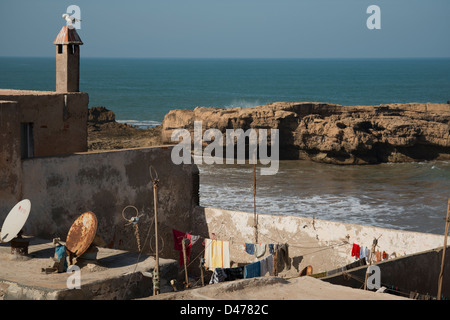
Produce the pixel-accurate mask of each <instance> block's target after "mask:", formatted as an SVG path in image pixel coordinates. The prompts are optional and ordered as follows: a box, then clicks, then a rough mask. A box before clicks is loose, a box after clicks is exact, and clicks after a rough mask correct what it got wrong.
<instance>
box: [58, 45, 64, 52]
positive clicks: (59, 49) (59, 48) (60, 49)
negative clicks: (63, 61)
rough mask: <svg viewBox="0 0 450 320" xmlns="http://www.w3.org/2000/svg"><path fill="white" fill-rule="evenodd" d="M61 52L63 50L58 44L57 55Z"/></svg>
mask: <svg viewBox="0 0 450 320" xmlns="http://www.w3.org/2000/svg"><path fill="white" fill-rule="evenodd" d="M62 50H63V48H62V44H58V53H62Z"/></svg>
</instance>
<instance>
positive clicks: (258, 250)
mask: <svg viewBox="0 0 450 320" xmlns="http://www.w3.org/2000/svg"><path fill="white" fill-rule="evenodd" d="M172 233H173V239H174V249H175V250H177V251H180V260H179V263H180V267H181V266H182V265H183V264H184V257H186V263H187V265H186V268H187V267H188V266H189V265H190V264H191V263H192V262H191V263H189V262H188V261H189V259H190V252H191V247H192V245H194V244H195V243H196V242H197V241H198V240H199V239H204V241H203V242H202V244H203V246H204V249H203V250H202V251H201V252H200V254H198V255H197V257H196V258H195V259H197V258H198V257H200V256H201V255H202V253H204V256H205V267H206V268H207V269H209V270H212V271H213V276H212V277H211V281H212V283H214V282H219V281H222V280H224V279H227V280H231V279H236V278H253V277H258V276H263V275H265V274H267V273H269V274H270V275H272V274H273V271H274V263H278V262H279V260H278V255H277V256H276V260H275V262H274V256H273V253H278V252H279V251H280V258H281V259H283V263H286V264H288V268H290V265H289V261H288V259H287V256H288V244H267V246H268V247H269V252H270V255H268V256H266V257H265V258H263V259H261V260H258V261H256V262H253V263H249V264H247V265H245V266H243V267H234V268H231V266H230V242H229V241H226V240H225V241H222V240H216V239H209V238H205V237H201V236H196V235H192V234H189V233H184V232H182V231H179V230H176V229H172ZM185 239H188V240H189V242H188V243H185V245H184V250H185V252H184V253H183V251H182V250H183V246H182V244H181V243H182V241H185ZM193 239H195V241H193ZM243 250H245V251H246V252H247V253H249V254H252V255H253V254H254V255H255V257H257V258H260V257H262V256H264V254H265V253H266V244H252V243H245V247H244V248H243ZM195 259H194V260H195ZM180 272H181V271H180Z"/></svg>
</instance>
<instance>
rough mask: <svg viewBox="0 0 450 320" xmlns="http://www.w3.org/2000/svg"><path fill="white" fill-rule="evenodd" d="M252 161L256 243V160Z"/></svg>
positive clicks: (256, 238)
mask: <svg viewBox="0 0 450 320" xmlns="http://www.w3.org/2000/svg"><path fill="white" fill-rule="evenodd" d="M253 159H254V156H253ZM253 161H254V163H253V221H254V224H255V243H258V215H257V214H256V162H255V160H253Z"/></svg>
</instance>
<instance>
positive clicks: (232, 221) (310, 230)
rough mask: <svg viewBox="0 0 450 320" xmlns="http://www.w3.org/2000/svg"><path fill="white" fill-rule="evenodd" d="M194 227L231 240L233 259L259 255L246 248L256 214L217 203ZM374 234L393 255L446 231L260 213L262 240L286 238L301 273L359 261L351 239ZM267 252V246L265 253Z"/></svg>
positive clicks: (437, 239) (200, 210)
mask: <svg viewBox="0 0 450 320" xmlns="http://www.w3.org/2000/svg"><path fill="white" fill-rule="evenodd" d="M192 225H193V226H194V227H195V229H194V230H193V232H195V233H197V234H199V235H202V236H203V237H208V238H212V237H216V238H217V239H218V240H227V241H230V242H231V244H230V250H231V252H230V256H231V260H232V261H233V262H234V263H235V264H245V263H250V262H253V261H256V260H257V259H256V258H255V257H254V256H251V255H249V254H247V253H246V252H245V251H244V244H245V243H254V239H255V238H254V235H255V229H254V227H253V226H254V214H253V213H249V212H240V211H230V210H222V209H215V208H204V207H197V208H196V209H195V210H194V215H193V223H192ZM374 238H377V239H378V247H377V249H378V250H380V251H381V252H383V251H386V253H387V254H388V255H389V259H394V257H401V256H405V255H409V254H413V253H417V252H422V251H425V250H430V249H434V248H437V247H442V246H443V244H444V237H443V236H439V235H434V234H427V233H419V232H410V231H401V230H395V229H385V228H379V227H371V226H364V225H356V224H350V223H341V222H334V221H326V220H317V219H312V218H305V217H294V216H279V215H266V214H258V243H262V244H269V243H287V244H288V245H289V258H290V261H291V264H292V266H293V268H291V270H289V271H288V272H287V273H288V274H291V275H298V274H299V273H300V272H301V271H302V270H303V269H304V268H305V267H306V266H312V267H313V273H320V272H324V271H330V270H334V269H336V268H338V267H342V266H345V265H347V264H349V263H352V262H354V261H355V257H352V255H351V252H352V246H353V243H355V244H358V245H359V246H365V247H368V248H370V247H371V246H372V242H373V240H374ZM267 254H268V252H267V251H266V255H267Z"/></svg>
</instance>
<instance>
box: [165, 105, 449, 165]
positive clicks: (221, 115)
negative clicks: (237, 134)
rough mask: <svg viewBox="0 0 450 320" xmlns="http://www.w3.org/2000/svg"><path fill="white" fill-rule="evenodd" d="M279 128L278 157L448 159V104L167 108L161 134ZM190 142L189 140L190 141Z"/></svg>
mask: <svg viewBox="0 0 450 320" xmlns="http://www.w3.org/2000/svg"><path fill="white" fill-rule="evenodd" d="M200 120H201V121H202V128H203V130H207V129H210V128H215V129H219V130H220V131H222V132H223V133H225V130H226V129H234V130H236V129H243V130H244V131H245V130H247V129H250V128H254V129H262V128H265V129H269V128H273V129H279V134H280V135H279V137H280V140H279V142H280V159H290V160H294V159H309V160H313V161H319V162H325V163H335V164H372V163H382V162H410V161H423V160H448V159H450V105H448V104H436V103H427V104H426V103H407V104H389V105H379V106H342V105H336V104H329V103H309V102H302V103H291V102H276V103H271V104H267V105H264V106H258V107H253V108H232V109H223V108H213V107H197V108H195V109H194V110H184V109H183V110H172V111H170V112H169V113H168V114H167V115H166V116H165V118H164V121H163V124H162V132H161V138H162V142H163V143H171V144H174V143H177V142H174V141H172V140H171V135H172V132H173V131H174V130H175V129H180V128H184V129H187V130H189V131H190V132H191V134H192V133H193V128H194V121H200ZM192 141H193V139H192Z"/></svg>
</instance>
